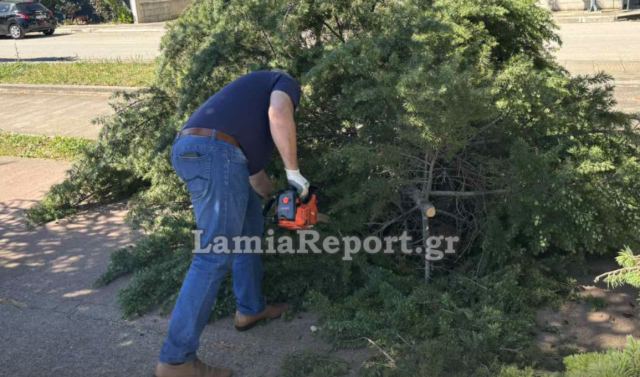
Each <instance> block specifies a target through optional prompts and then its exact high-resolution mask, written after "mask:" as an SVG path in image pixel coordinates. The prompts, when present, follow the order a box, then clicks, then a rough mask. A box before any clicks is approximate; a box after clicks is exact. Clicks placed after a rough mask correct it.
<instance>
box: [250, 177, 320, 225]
mask: <svg viewBox="0 0 640 377" xmlns="http://www.w3.org/2000/svg"><path fill="white" fill-rule="evenodd" d="M317 191H318V190H317V188H316V187H314V186H311V187H310V188H309V194H308V195H307V197H306V198H305V199H304V200H303V199H301V198H300V196H299V195H298V192H297V190H296V189H295V188H294V187H290V188H288V189H286V190H282V191H280V192H278V193H277V194H276V196H275V197H274V198H273V199H271V200H270V201H269V202H267V204H266V205H265V206H264V210H263V215H264V216H265V217H267V215H268V213H269V211H270V210H271V207H273V206H274V205H275V216H274V218H273V219H274V222H275V223H276V224H278V226H279V227H280V228H283V229H289V230H304V229H310V228H313V226H314V225H316V224H317V223H318V222H328V217H327V216H326V215H323V214H321V213H318V195H317Z"/></svg>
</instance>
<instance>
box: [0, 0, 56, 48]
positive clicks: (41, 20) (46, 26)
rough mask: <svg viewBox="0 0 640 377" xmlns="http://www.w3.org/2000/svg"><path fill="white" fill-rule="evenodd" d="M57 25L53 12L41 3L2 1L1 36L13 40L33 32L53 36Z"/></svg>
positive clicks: (0, 7) (0, 14)
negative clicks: (6, 36) (9, 37)
mask: <svg viewBox="0 0 640 377" xmlns="http://www.w3.org/2000/svg"><path fill="white" fill-rule="evenodd" d="M57 25H58V24H57V21H56V18H55V17H54V15H53V12H51V11H50V10H49V9H47V8H46V7H45V6H44V5H42V4H40V3H34V2H18V3H9V2H3V1H0V35H10V36H11V37H12V38H13V39H20V38H22V37H24V35H25V33H31V32H43V33H44V35H51V34H53V32H54V31H55V30H56V26H57Z"/></svg>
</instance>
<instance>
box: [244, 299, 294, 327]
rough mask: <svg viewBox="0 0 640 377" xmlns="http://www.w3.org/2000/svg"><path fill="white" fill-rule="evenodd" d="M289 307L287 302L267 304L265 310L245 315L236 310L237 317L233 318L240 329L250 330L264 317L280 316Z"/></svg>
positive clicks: (274, 317) (273, 317)
mask: <svg viewBox="0 0 640 377" xmlns="http://www.w3.org/2000/svg"><path fill="white" fill-rule="evenodd" d="M287 309H289V305H287V304H273V305H267V307H266V308H264V310H263V311H261V312H260V313H258V314H256V315H244V314H242V313H240V312H239V311H237V310H236V317H235V318H234V320H233V324H234V326H235V327H236V330H238V331H245V330H249V329H250V328H252V327H253V326H255V325H256V323H258V322H260V321H262V320H263V319H276V318H279V317H280V316H281V315H282V313H284V312H286V311H287Z"/></svg>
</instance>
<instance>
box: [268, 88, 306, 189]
mask: <svg viewBox="0 0 640 377" xmlns="http://www.w3.org/2000/svg"><path fill="white" fill-rule="evenodd" d="M293 110H294V108H293V102H292V101H291V98H290V97H289V95H288V94H287V93H285V92H283V91H280V90H274V91H273V92H272V93H271V102H270V104H269V128H270V129H271V137H272V138H273V142H274V144H275V145H276V148H277V149H278V152H279V153H280V157H282V162H284V167H285V170H286V172H287V180H288V181H289V184H291V185H293V186H295V187H296V188H297V189H298V194H300V196H301V197H303V198H304V197H306V196H307V193H308V192H309V182H308V181H307V180H306V179H305V178H304V177H303V176H302V174H300V170H299V168H298V149H297V145H296V122H295V120H294V118H293Z"/></svg>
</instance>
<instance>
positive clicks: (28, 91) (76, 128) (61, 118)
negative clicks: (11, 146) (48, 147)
mask: <svg viewBox="0 0 640 377" xmlns="http://www.w3.org/2000/svg"><path fill="white" fill-rule="evenodd" d="M74 88H75V87H72V88H65V87H56V86H47V85H45V86H38V85H34V86H25V85H15V86H10V85H0V103H2V106H1V107H0V118H1V119H7V120H10V121H7V122H3V123H2V125H0V130H2V131H6V132H16V133H23V134H36V135H47V136H74V137H81V138H86V139H97V138H98V135H99V133H100V126H99V125H96V124H92V120H93V119H95V118H97V117H100V116H107V115H110V114H113V110H112V109H111V107H110V106H109V98H110V97H111V96H112V94H113V92H112V91H111V90H106V89H101V90H90V88H84V89H83V88H81V87H78V88H77V89H74ZM16 112H19V113H21V114H23V115H22V116H16ZM24 114H29V116H24Z"/></svg>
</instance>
